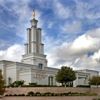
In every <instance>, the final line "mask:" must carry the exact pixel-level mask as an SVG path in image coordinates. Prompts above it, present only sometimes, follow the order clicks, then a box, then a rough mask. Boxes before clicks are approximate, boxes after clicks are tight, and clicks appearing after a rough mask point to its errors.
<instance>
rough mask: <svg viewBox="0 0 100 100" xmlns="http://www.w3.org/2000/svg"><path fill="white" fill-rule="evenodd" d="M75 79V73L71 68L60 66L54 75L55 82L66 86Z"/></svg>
mask: <svg viewBox="0 0 100 100" xmlns="http://www.w3.org/2000/svg"><path fill="white" fill-rule="evenodd" d="M75 79H76V75H75V72H74V71H73V69H72V68H70V67H67V66H62V67H61V69H60V70H59V71H58V72H57V74H56V81H57V82H59V83H62V85H63V83H64V84H65V86H66V84H67V83H68V82H71V81H74V80H75Z"/></svg>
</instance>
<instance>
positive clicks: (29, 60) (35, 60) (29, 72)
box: [0, 18, 99, 87]
mask: <svg viewBox="0 0 100 100" xmlns="http://www.w3.org/2000/svg"><path fill="white" fill-rule="evenodd" d="M30 22H31V28H27V43H26V44H25V54H24V55H22V60H21V62H14V61H7V60H1V61H0V69H1V70H2V74H3V77H4V80H5V82H6V85H7V86H8V85H9V84H10V83H12V82H14V81H16V80H24V81H25V84H28V83H32V82H37V84H44V85H59V83H57V82H56V81H55V75H56V73H57V71H58V70H59V69H57V68H51V67H47V59H46V55H45V54H44V44H43V43H42V42H41V28H37V22H38V21H37V20H36V19H35V18H33V19H32V20H31V21H30ZM75 72H76V77H77V78H76V80H75V81H73V82H72V83H73V87H76V86H77V85H88V79H89V77H92V76H93V75H99V71H95V70H88V69H83V70H76V71H75ZM72 83H71V84H72Z"/></svg>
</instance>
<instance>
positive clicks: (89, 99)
mask: <svg viewBox="0 0 100 100" xmlns="http://www.w3.org/2000/svg"><path fill="white" fill-rule="evenodd" d="M94 98H100V96H73V97H4V98H2V99H0V100H93V99H94Z"/></svg>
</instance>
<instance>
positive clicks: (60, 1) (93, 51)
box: [0, 0, 100, 70]
mask: <svg viewBox="0 0 100 100" xmlns="http://www.w3.org/2000/svg"><path fill="white" fill-rule="evenodd" d="M34 8H35V9H36V19H37V20H38V27H39V28H42V42H43V43H44V50H45V54H46V55H47V59H48V66H49V67H56V68H60V67H61V66H63V65H66V66H71V67H72V68H74V69H84V68H87V69H95V70H100V0H0V60H12V61H21V55H22V54H24V46H23V44H25V43H26V28H29V27H31V26H30V20H31V19H32V10H33V9H34Z"/></svg>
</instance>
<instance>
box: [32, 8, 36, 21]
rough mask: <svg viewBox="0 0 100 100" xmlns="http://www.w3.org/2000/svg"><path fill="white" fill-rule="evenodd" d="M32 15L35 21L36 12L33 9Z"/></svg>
mask: <svg viewBox="0 0 100 100" xmlns="http://www.w3.org/2000/svg"><path fill="white" fill-rule="evenodd" d="M32 15H33V18H34V19H35V16H36V11H35V9H34V10H33V12H32Z"/></svg>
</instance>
